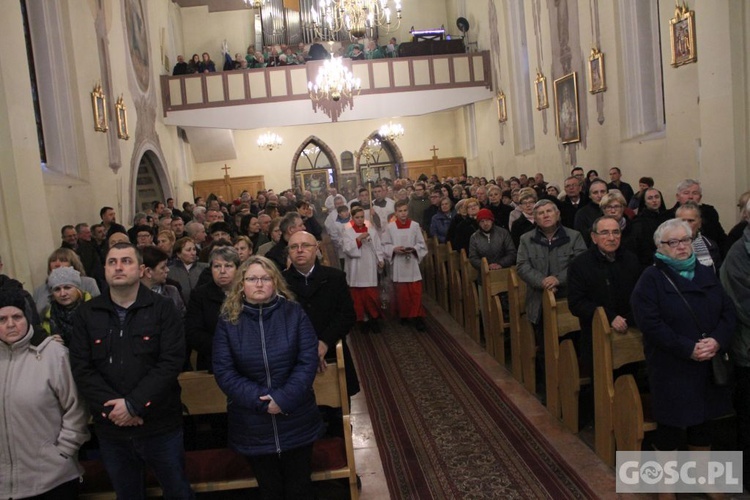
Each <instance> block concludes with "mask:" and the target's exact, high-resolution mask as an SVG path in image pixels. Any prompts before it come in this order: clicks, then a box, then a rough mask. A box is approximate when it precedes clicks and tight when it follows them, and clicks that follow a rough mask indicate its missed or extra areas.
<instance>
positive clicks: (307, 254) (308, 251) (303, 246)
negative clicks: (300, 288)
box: [287, 231, 318, 274]
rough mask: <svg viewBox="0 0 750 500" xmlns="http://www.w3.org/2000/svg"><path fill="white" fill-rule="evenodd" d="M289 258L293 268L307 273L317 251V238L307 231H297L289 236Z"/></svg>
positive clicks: (313, 262)
mask: <svg viewBox="0 0 750 500" xmlns="http://www.w3.org/2000/svg"><path fill="white" fill-rule="evenodd" d="M287 249H288V251H289V258H290V259H291V261H292V265H293V266H294V268H295V269H296V270H297V271H299V272H301V273H302V274H307V273H309V272H310V269H312V268H313V266H314V265H315V257H316V256H317V251H318V240H316V239H315V236H313V235H312V234H310V233H308V232H307V231H297V232H296V233H294V234H292V235H291V236H290V237H289V246H288V247H287Z"/></svg>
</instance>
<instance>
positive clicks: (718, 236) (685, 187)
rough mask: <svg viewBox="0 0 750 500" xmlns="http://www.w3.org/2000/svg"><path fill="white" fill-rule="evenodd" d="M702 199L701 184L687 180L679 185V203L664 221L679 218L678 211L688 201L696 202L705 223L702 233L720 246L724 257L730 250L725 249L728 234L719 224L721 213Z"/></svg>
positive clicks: (668, 211)
mask: <svg viewBox="0 0 750 500" xmlns="http://www.w3.org/2000/svg"><path fill="white" fill-rule="evenodd" d="M702 199H703V189H702V188H701V183H700V182H698V181H697V180H695V179H685V180H684V181H682V182H680V183H679V184H678V185H677V192H676V193H675V200H676V201H677V203H675V205H674V206H673V207H672V208H670V209H669V210H667V212H666V214H665V215H664V217H665V219H664V220H669V219H674V218H675V217H677V215H676V214H677V209H678V208H680V205H682V204H683V203H687V202H688V201H692V202H695V203H696V204H698V206H699V207H700V209H701V220H702V221H703V223H702V225H701V232H702V233H703V234H704V235H705V236H707V237H708V238H710V239H711V240H712V241H714V242H716V244H717V245H719V248H720V249H721V250H722V257H723V256H724V255H725V254H726V252H727V250H728V248H725V240H726V239H727V233H726V232H724V228H723V227H722V226H721V222H719V212H717V211H716V209H715V208H714V207H712V206H711V205H706V204H705V203H701V200H702Z"/></svg>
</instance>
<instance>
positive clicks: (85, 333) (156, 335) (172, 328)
mask: <svg viewBox="0 0 750 500" xmlns="http://www.w3.org/2000/svg"><path fill="white" fill-rule="evenodd" d="M142 267H143V259H142V257H141V254H140V252H138V250H137V249H136V248H135V247H134V246H133V245H131V244H129V243H118V244H115V245H114V246H113V247H112V248H110V249H109V252H108V253H107V255H106V259H105V278H106V280H107V284H108V285H109V289H108V290H107V291H106V292H105V293H103V294H102V295H100V296H99V297H96V298H94V299H92V300H90V301H88V302H86V303H85V304H83V305H82V306H81V307H80V308H79V309H78V311H77V315H76V318H75V329H74V333H73V337H72V340H71V344H70V361H71V365H72V368H73V376H74V378H75V381H76V385H77V386H78V390H79V392H80V393H81V395H82V397H83V398H84V399H85V400H86V402H87V403H88V405H89V409H90V411H91V415H92V417H93V420H94V429H95V431H96V434H97V436H98V438H99V445H100V452H101V457H102V462H104V466H105V468H106V469H107V473H108V474H109V477H110V479H111V480H112V484H113V486H114V489H115V492H116V493H117V496H118V498H145V494H146V492H145V484H144V477H145V475H144V464H146V465H148V466H149V468H150V469H151V470H152V471H153V473H154V475H155V476H156V479H157V480H158V481H159V484H160V485H161V487H162V490H163V491H164V496H165V497H167V498H193V492H192V490H191V489H190V483H189V481H188V479H187V476H186V475H185V450H184V447H183V433H182V404H181V402H180V385H179V383H178V382H177V376H178V375H179V373H180V370H181V368H182V365H183V362H184V359H185V338H184V333H183V330H182V320H181V318H180V315H179V313H178V312H177V309H176V308H175V306H174V304H173V303H172V301H171V300H169V299H168V298H165V297H162V296H160V295H158V294H156V293H154V292H152V291H151V290H149V289H148V288H146V287H145V286H143V285H141V284H140V281H139V277H140V274H141V270H142Z"/></svg>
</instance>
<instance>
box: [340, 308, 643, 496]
mask: <svg viewBox="0 0 750 500" xmlns="http://www.w3.org/2000/svg"><path fill="white" fill-rule="evenodd" d="M425 306H426V307H427V309H428V310H429V311H430V314H432V315H433V316H434V317H435V318H436V319H437V321H438V322H439V323H441V324H442V325H444V326H445V327H446V328H447V329H448V331H449V332H450V333H451V335H453V337H454V338H455V339H456V340H457V341H458V342H459V344H460V345H461V346H462V347H463V348H464V349H466V351H467V352H468V353H469V354H470V355H471V356H472V358H473V359H474V360H475V361H476V362H477V363H478V364H479V366H480V367H482V369H483V370H484V371H485V373H487V374H488V375H489V376H490V377H491V378H492V379H493V380H494V381H495V383H496V384H497V385H498V387H500V388H501V389H502V390H503V391H504V392H505V393H506V394H507V395H508V396H509V397H510V398H511V400H512V401H513V402H514V404H516V405H517V406H518V408H520V409H521V410H522V411H523V412H524V414H525V415H526V417H527V418H528V419H529V420H530V421H531V422H532V423H533V424H534V425H535V426H536V427H537V429H539V431H540V432H541V433H542V435H544V436H545V437H546V438H547V439H548V440H549V442H550V443H551V445H552V446H553V447H554V448H555V449H556V450H557V452H558V453H559V454H560V455H561V456H562V457H563V459H564V460H566V461H567V462H568V463H569V464H570V465H571V466H572V467H573V468H574V469H575V470H577V471H580V472H581V474H582V476H583V477H584V478H585V479H586V481H587V482H588V484H589V486H590V487H591V489H592V490H593V491H595V492H596V493H597V495H598V497H599V498H618V496H617V495H616V494H615V492H614V491H615V476H614V472H613V471H612V469H610V468H609V467H607V466H606V465H605V464H604V463H603V462H602V461H601V460H599V458H598V457H597V456H596V455H595V454H594V452H593V451H592V450H591V449H590V448H589V447H588V446H586V444H584V443H583V442H582V441H581V440H580V439H579V438H578V437H577V436H575V435H573V434H571V433H570V432H568V431H566V430H565V429H564V428H563V426H562V424H561V423H559V422H558V421H557V420H556V419H554V418H553V417H552V416H551V415H550V414H549V413H548V412H547V410H546V409H545V408H544V406H542V405H541V403H540V402H539V401H538V400H537V399H536V397H534V396H532V395H530V394H529V393H528V392H527V391H526V390H525V389H524V388H523V386H521V385H520V384H519V383H518V382H517V381H516V380H515V379H514V378H513V376H512V375H511V374H510V373H509V372H508V371H507V370H506V369H505V368H503V367H501V366H500V365H499V364H498V363H497V361H495V360H494V359H492V358H491V357H490V356H489V355H488V354H487V353H486V352H485V351H484V349H483V348H482V347H480V346H478V345H477V344H476V343H475V342H474V341H472V340H471V339H469V338H468V337H467V336H466V335H465V334H464V333H463V329H462V328H460V327H459V326H458V324H457V323H456V322H455V321H453V319H452V318H451V317H450V315H448V314H447V313H446V312H445V311H443V310H442V309H441V308H440V307H438V306H437V305H436V304H435V303H434V302H432V301H430V300H429V299H425ZM350 346H351V348H352V350H356V348H357V345H356V337H354V338H352V339H351V341H350ZM351 413H352V420H353V427H354V448H355V449H354V457H355V459H356V463H357V472H358V473H359V475H360V477H361V479H362V492H361V496H360V498H362V499H363V500H373V499H377V500H382V499H387V498H390V496H389V494H388V486H387V484H386V481H385V475H384V473H383V465H382V463H381V461H380V454H379V452H378V443H377V442H376V441H375V436H374V434H373V430H372V424H371V422H370V416H369V413H368V411H367V402H366V400H365V395H364V393H362V392H360V393H359V394H358V395H356V396H355V397H354V398H352V410H351ZM621 497H622V496H620V497H619V498H621ZM646 498H648V496H646Z"/></svg>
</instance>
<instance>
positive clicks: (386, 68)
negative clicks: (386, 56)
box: [371, 60, 391, 89]
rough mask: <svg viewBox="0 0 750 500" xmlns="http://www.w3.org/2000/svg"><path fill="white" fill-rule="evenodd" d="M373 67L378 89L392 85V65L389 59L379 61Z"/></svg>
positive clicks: (375, 85)
mask: <svg viewBox="0 0 750 500" xmlns="http://www.w3.org/2000/svg"><path fill="white" fill-rule="evenodd" d="M371 67H372V73H373V76H374V79H373V80H374V87H375V88H376V89H385V88H389V87H391V65H390V64H389V61H387V60H382V62H381V61H378V62H376V63H374V64H373V65H372V66H371Z"/></svg>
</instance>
